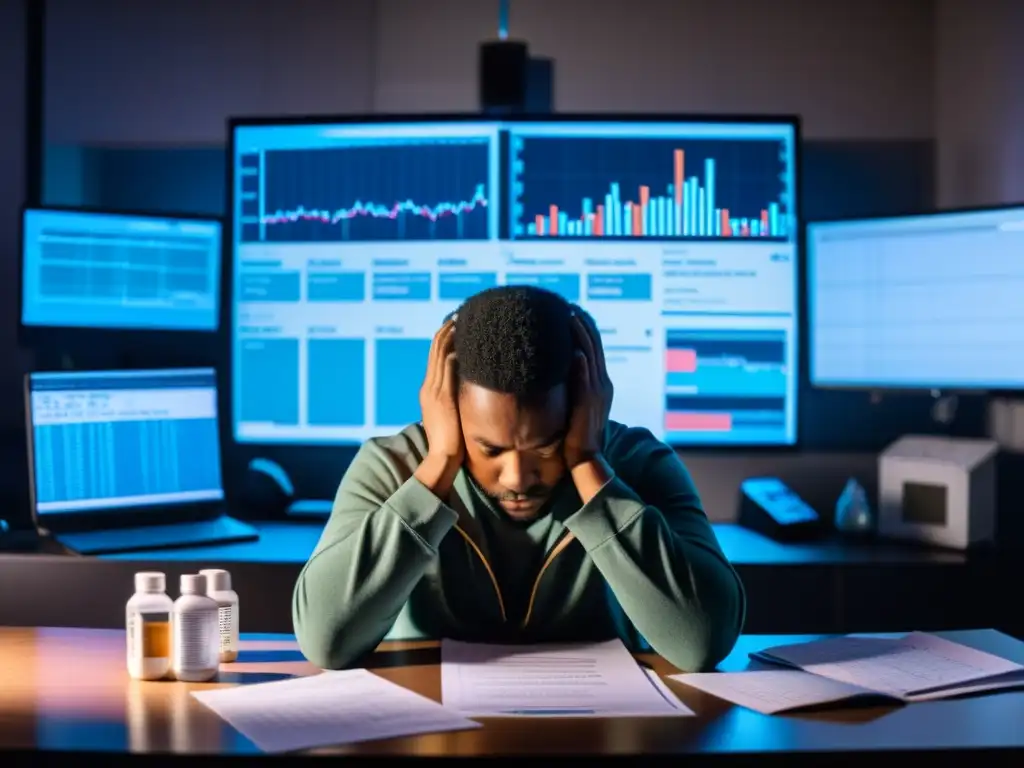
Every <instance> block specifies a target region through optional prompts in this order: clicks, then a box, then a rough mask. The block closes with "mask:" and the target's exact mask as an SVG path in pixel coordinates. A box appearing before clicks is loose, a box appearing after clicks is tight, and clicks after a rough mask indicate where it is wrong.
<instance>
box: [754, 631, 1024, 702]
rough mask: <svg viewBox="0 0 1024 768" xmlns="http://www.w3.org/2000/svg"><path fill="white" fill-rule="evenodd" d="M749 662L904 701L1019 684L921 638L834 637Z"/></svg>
mask: <svg viewBox="0 0 1024 768" xmlns="http://www.w3.org/2000/svg"><path fill="white" fill-rule="evenodd" d="M754 658H755V659H760V660H762V661H768V662H774V663H779V664H783V665H785V666H789V667H794V668H796V669H802V670H804V671H805V672H810V673H811V674H815V675H819V676H821V677H827V678H829V679H832V680H837V681H839V682H844V683H849V684H850V685H856V686H860V687H862V688H867V689H870V690H872V691H877V692H878V693H884V694H887V695H889V696H893V697H895V698H898V699H901V700H906V701H915V700H919V699H921V698H938V697H945V696H951V695H956V694H958V693H963V692H967V691H965V690H964V689H967V690H968V691H975V690H986V689H993V688H1005V687H1007V686H1008V685H1015V684H1016V685H1019V684H1022V683H1024V666H1021V665H1020V664H1016V663H1014V662H1012V661H1007V660H1006V659H1003V658H1000V657H999V656H993V655H992V654H990V653H985V652H984V651H979V650H976V649H974V648H969V647H967V646H965V645H961V644H960V643H954V642H952V641H951V640H946V639H944V638H941V637H938V636H936V635H930V634H927V633H925V632H912V633H910V634H909V635H906V636H905V637H902V638H899V639H898V640H887V639H879V638H871V637H834V638H828V639H826V640H819V641H816V642H811V643H797V644H795V645H784V646H777V647H775V648H768V649H766V650H764V651H761V652H760V653H757V654H754Z"/></svg>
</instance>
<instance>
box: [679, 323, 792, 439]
mask: <svg viewBox="0 0 1024 768" xmlns="http://www.w3.org/2000/svg"><path fill="white" fill-rule="evenodd" d="M786 372H787V365H786V334H785V332H784V331H773V330H732V329H728V330H687V329H677V328H673V329H669V330H667V331H666V336H665V425H664V426H665V432H666V434H667V435H668V437H669V439H670V440H671V439H679V438H682V437H686V436H689V437H691V438H692V437H693V436H694V435H695V434H698V433H709V434H715V433H718V434H723V435H725V434H729V433H732V434H734V435H735V434H736V433H742V435H743V436H744V437H749V438H751V439H750V442H755V439H754V438H759V439H761V440H765V441H769V440H773V439H774V440H775V441H778V439H779V438H780V437H781V436H782V435H783V434H784V433H785V429H786V388H787V373H786Z"/></svg>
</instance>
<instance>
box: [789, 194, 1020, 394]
mask: <svg viewBox="0 0 1024 768" xmlns="http://www.w3.org/2000/svg"><path fill="white" fill-rule="evenodd" d="M808 254H809V261H808V294H809V305H810V310H811V312H810V326H811V341H812V346H811V360H810V372H811V381H812V383H813V384H817V385H822V386H844V387H863V388H880V389H886V388H895V389H903V388H910V389H945V388H952V389H961V388H962V389H1021V388H1024V357H1022V356H1021V355H1018V354H1013V353H1012V350H1018V349H1021V348H1024V302H1022V301H1021V295H1022V289H1024V259H1022V254H1024V208H1005V209H995V210H993V209H988V210H977V211H971V212H953V213H945V212H937V213H935V214H929V215H925V216H912V217H893V218H890V219H867V220H860V221H850V222H817V223H814V224H811V225H809V227H808Z"/></svg>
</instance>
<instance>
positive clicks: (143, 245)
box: [21, 207, 222, 331]
mask: <svg viewBox="0 0 1024 768" xmlns="http://www.w3.org/2000/svg"><path fill="white" fill-rule="evenodd" d="M221 238H222V230H221V223H220V221H219V220H218V219H213V218H208V217H192V216H189V217H184V216H168V215H162V214H153V215H147V214H142V213H120V212H113V211H102V210H90V209H74V208H53V207H40V208H26V209H25V211H24V213H23V219H22V289H21V297H22V299H21V323H22V325H23V326H28V327H40V328H77V329H89V328H92V329H117V330H145V331H215V330H216V329H217V326H218V320H219V301H218V297H219V294H220V270H221V258H220V256H221V246H222V243H221Z"/></svg>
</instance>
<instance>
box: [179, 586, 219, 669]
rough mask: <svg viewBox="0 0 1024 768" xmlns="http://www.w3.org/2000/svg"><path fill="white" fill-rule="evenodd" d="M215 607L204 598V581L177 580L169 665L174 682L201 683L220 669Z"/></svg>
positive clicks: (214, 602)
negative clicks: (171, 654)
mask: <svg viewBox="0 0 1024 768" xmlns="http://www.w3.org/2000/svg"><path fill="white" fill-rule="evenodd" d="M217 618H218V615H217V603H216V601H215V600H213V599H211V598H209V597H207V595H206V577H205V576H200V575H199V574H197V573H186V574H184V575H182V577H181V596H180V597H179V598H178V599H177V600H175V601H174V612H173V614H172V616H171V626H172V627H173V636H174V644H173V652H174V653H173V663H172V665H171V671H172V672H173V673H174V676H175V677H176V678H177V679H178V680H182V681H184V682H188V683H203V682H206V681H207V680H212V679H213V678H214V677H216V676H217V669H218V668H219V667H220V632H219V629H218V625H217Z"/></svg>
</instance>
